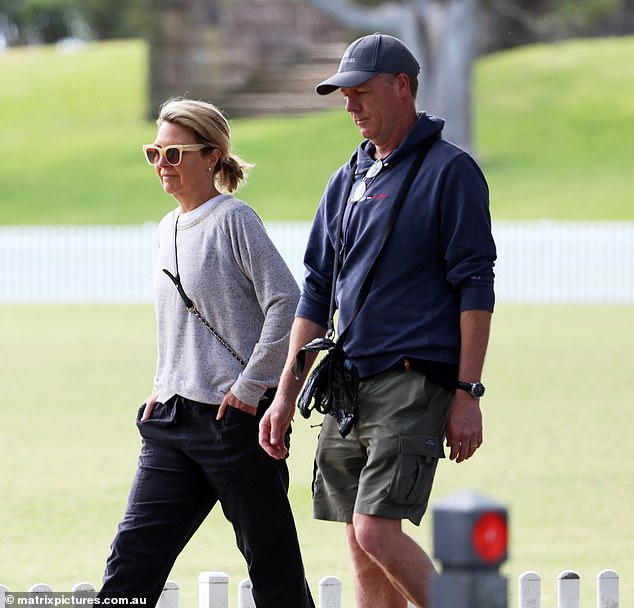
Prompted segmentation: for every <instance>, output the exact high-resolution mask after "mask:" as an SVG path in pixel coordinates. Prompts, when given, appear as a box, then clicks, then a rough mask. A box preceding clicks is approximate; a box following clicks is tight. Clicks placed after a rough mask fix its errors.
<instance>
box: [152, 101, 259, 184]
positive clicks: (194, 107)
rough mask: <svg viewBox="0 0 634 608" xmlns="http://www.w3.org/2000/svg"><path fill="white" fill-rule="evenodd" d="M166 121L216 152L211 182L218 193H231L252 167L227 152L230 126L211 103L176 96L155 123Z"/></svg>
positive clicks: (228, 150) (165, 105)
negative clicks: (187, 132) (183, 129)
mask: <svg viewBox="0 0 634 608" xmlns="http://www.w3.org/2000/svg"><path fill="white" fill-rule="evenodd" d="M163 122H170V123H174V124H177V125H180V126H181V127H184V128H186V129H189V130H190V131H192V132H193V133H194V136H195V137H196V139H197V141H198V142H199V143H201V144H209V147H210V148H215V149H217V150H220V158H219V159H218V163H217V164H216V170H215V173H214V182H215V184H216V186H218V188H219V189H220V190H223V189H224V190H227V191H229V192H234V191H235V190H237V189H238V186H239V185H240V183H241V182H245V181H246V178H247V171H248V170H249V169H251V168H252V167H253V165H252V164H250V163H247V162H246V161H244V160H242V159H241V158H239V157H238V156H236V155H235V154H232V152H231V127H230V126H229V122H228V121H227V119H226V117H225V115H224V114H223V113H222V111H221V110H220V109H219V108H217V107H216V106H215V105H213V104H212V103H208V102H206V101H197V100H194V99H184V98H182V97H176V98H174V99H169V100H167V101H166V102H165V103H164V104H163V105H162V106H161V111H160V114H159V117H158V119H157V120H156V124H157V125H158V126H160V125H161V123H163Z"/></svg>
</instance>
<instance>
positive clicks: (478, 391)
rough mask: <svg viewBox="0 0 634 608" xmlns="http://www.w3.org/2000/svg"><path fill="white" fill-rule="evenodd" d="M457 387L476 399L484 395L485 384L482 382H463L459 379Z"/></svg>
mask: <svg viewBox="0 0 634 608" xmlns="http://www.w3.org/2000/svg"><path fill="white" fill-rule="evenodd" d="M456 388H459V389H460V390H461V391H467V393H469V394H470V395H471V396H472V397H473V398H474V399H479V398H480V397H482V395H484V390H485V389H484V384H482V382H461V381H460V380H458V384H456Z"/></svg>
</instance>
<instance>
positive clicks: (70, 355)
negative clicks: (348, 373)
mask: <svg viewBox="0 0 634 608" xmlns="http://www.w3.org/2000/svg"><path fill="white" fill-rule="evenodd" d="M633 52H634V38H621V39H606V40H589V41H576V42H568V43H565V44H559V45H552V46H534V47H526V48H521V49H517V50H515V51H512V52H506V53H501V54H497V55H492V56H489V57H484V58H482V59H481V60H480V61H479V62H478V65H477V69H476V78H475V103H474V119H475V133H476V138H475V145H476V149H477V155H478V158H479V160H480V162H481V163H482V165H483V167H484V169H485V172H486V174H487V177H488V180H489V183H490V186H491V203H492V212H493V217H494V219H498V220H502V219H535V218H541V217H548V218H551V219H576V220H622V219H624V220H634V205H632V194H631V193H632V191H634V172H633V171H632V160H634V154H633V151H634V143H633V142H634V103H633V102H632V99H634V71H633V70H632V68H631V65H630V64H631V60H630V58H631V57H632V54H633ZM146 53H147V51H146V48H145V46H144V45H143V44H142V43H141V42H139V41H130V42H109V43H102V44H94V45H88V46H86V47H85V49H84V50H83V51H81V52H79V53H74V54H63V53H58V52H57V51H56V50H55V49H54V48H51V47H41V48H29V49H20V50H10V51H8V52H5V53H0V82H1V83H2V86H1V87H0V117H1V118H0V121H1V128H0V144H2V145H3V147H2V149H3V150H5V152H6V153H5V154H4V155H3V157H2V162H0V193H1V202H0V224H62V223H69V224H82V223H90V224H92V223H123V224H125V223H139V222H144V221H147V220H158V219H160V217H161V216H162V215H163V214H164V212H165V210H166V209H167V208H169V206H170V205H171V204H172V203H171V202H170V200H168V199H167V198H166V197H165V195H164V194H163V193H162V192H161V191H160V188H159V185H158V183H156V180H155V177H154V175H153V173H152V171H151V169H150V168H149V167H148V166H147V165H146V164H145V163H144V161H143V159H142V156H141V152H140V146H141V144H142V143H145V142H148V141H151V140H152V139H153V137H154V133H155V127H154V125H153V123H152V122H150V121H148V120H146V119H144V114H145V108H144V99H145V95H146V90H145V82H146V62H147V57H146ZM233 129H234V140H235V146H236V151H237V152H238V153H239V154H241V155H242V156H243V157H244V158H246V159H247V160H249V161H252V162H255V163H256V165H257V166H256V168H255V170H254V171H253V173H252V176H251V179H250V181H249V183H248V185H247V186H246V187H245V188H244V189H243V190H242V191H241V193H240V194H241V196H243V197H244V198H245V199H246V200H247V201H248V202H250V203H251V204H252V205H253V206H254V207H255V208H256V209H257V210H258V211H259V213H260V214H261V215H262V217H263V218H264V219H265V220H267V221H272V220H282V219H283V220H309V219H311V218H312V216H313V213H314V210H315V207H316V204H317V201H318V200H319V197H320V195H321V191H322V189H323V187H324V184H325V182H326V180H327V178H328V176H329V175H330V173H331V172H332V171H333V169H334V168H335V167H336V166H338V165H339V164H340V163H342V162H343V161H344V160H345V159H346V158H347V156H348V155H349V153H350V152H351V150H352V148H353V147H354V146H355V145H356V143H357V142H358V133H357V131H356V129H355V127H354V126H353V125H352V123H351V122H350V120H349V119H348V118H347V116H346V115H345V113H344V112H343V111H341V110H340V111H335V112H329V113H321V114H314V115H307V116H301V117H291V118H281V117H280V118H273V119H271V118H269V119H249V120H236V121H233ZM0 335H2V339H1V340H0V344H1V351H0V352H1V359H0V386H2V387H3V396H4V403H3V404H2V405H1V406H0V413H1V416H2V418H1V421H2V426H1V429H2V432H1V434H0V446H1V447H2V450H3V454H4V457H3V459H2V464H1V465H0V466H1V468H2V470H1V473H0V481H1V483H2V497H3V500H2V507H1V508H0V531H1V532H0V534H1V536H0V546H1V548H2V551H1V554H0V584H5V585H7V586H9V587H10V588H11V589H12V590H15V591H18V590H25V589H26V588H27V587H28V586H29V585H31V584H33V583H35V582H40V581H44V582H47V583H49V584H51V585H53V586H54V588H55V589H56V590H60V591H62V590H68V589H69V588H70V586H71V585H72V584H73V583H75V582H77V581H79V580H81V579H84V580H88V581H89V582H92V583H94V584H98V583H99V579H100V577H101V573H102V569H103V564H104V560H105V557H106V554H107V550H108V545H109V542H110V540H111V539H112V536H113V534H114V532H115V526H116V523H117V522H118V520H119V518H120V516H121V514H122V512H123V508H124V504H125V499H126V495H127V490H128V486H129V482H130V478H131V476H132V474H133V472H134V469H135V465H136V457H137V452H138V447H139V439H138V436H137V433H136V429H135V427H134V414H135V411H136V409H137V407H138V405H139V404H140V403H141V402H142V401H143V400H144V399H145V397H146V395H147V393H148V391H149V388H150V384H151V382H152V377H153V372H154V357H155V349H154V320H153V313H152V309H151V307H150V306H138V307H132V306H110V307H107V306H104V307H81V306H80V307H73V306H59V307H57V306H51V307H37V306H26V307H17V306H16V307H13V306H6V305H5V306H0ZM633 339H634V311H633V310H632V308H631V307H556V306H549V307H537V306H534V307H530V306H510V305H500V306H499V307H498V310H497V312H496V314H495V319H494V329H493V336H492V341H491V348H490V352H489V356H488V361H487V368H486V376H485V380H486V384H487V387H488V392H487V396H486V398H485V399H484V401H483V404H482V405H483V410H484V415H485V445H484V446H483V448H482V450H481V451H480V452H479V454H478V456H477V458H475V459H473V460H472V461H469V462H467V463H464V464H462V465H456V464H454V463H450V462H443V463H442V464H441V467H440V469H439V474H438V479H437V483H436V486H435V494H434V496H435V498H441V497H443V496H446V495H448V494H449V493H452V492H454V491H457V490H460V489H464V488H466V487H472V488H475V489H477V490H479V491H481V492H484V493H486V494H488V495H490V496H492V497H493V498H496V499H498V500H500V501H502V502H504V503H505V504H507V505H508V507H509V509H510V516H511V534H512V536H511V557H510V560H509V562H508V563H507V564H506V565H505V567H504V572H505V574H506V575H507V576H508V577H509V584H510V589H511V596H512V602H511V603H510V604H509V606H512V607H513V608H514V606H515V605H516V603H517V600H516V595H517V593H516V580H517V576H518V575H519V574H520V573H521V572H523V571H525V570H536V571H537V572H539V573H540V574H541V575H542V577H543V580H544V582H543V590H542V599H543V605H544V606H553V605H554V597H555V590H556V583H555V579H556V576H557V574H558V573H559V572H560V571H561V570H564V569H568V568H570V569H575V570H577V571H578V572H579V573H580V574H581V576H582V601H583V605H584V606H590V605H595V603H596V602H595V600H594V595H595V584H594V577H595V576H596V574H597V573H598V572H599V571H600V570H602V569H604V568H614V569H616V570H617V571H618V572H619V573H620V575H621V577H622V578H621V598H622V602H623V603H624V605H627V604H625V602H627V601H631V598H632V597H634V534H633V533H632V529H633V527H634V515H633V512H632V505H633V504H634V461H633V459H632V447H631V441H630V437H631V436H632V434H633V433H634V421H633V418H632V416H631V410H632V406H633V405H634V399H633V398H632V391H631V387H630V377H631V344H632V341H633ZM310 422H311V423H314V422H316V420H311V421H310ZM316 432H317V431H316V430H315V429H311V428H310V425H309V424H308V422H307V421H305V420H303V419H301V418H300V419H299V420H298V421H297V424H296V428H295V433H294V436H293V437H294V447H293V455H292V458H291V461H290V462H291V468H292V475H293V484H292V486H291V498H292V501H293V505H294V509H295V513H296V518H297V522H298V526H299V530H300V536H301V541H302V546H303V550H304V556H305V561H306V566H307V570H308V577H309V581H310V583H311V586H312V587H313V589H314V590H315V592H316V588H317V582H318V580H319V578H321V577H322V576H325V575H328V574H335V575H338V576H340V577H342V578H343V580H344V606H345V607H346V608H350V607H351V606H353V599H352V579H351V571H350V565H349V560H348V555H347V550H346V547H345V544H344V539H343V530H342V528H341V526H339V525H335V524H326V523H323V522H316V521H313V520H312V518H311V505H310V481H311V472H312V455H313V450H314V445H315V438H316ZM409 529H410V531H411V533H412V534H413V535H414V536H415V537H416V538H417V539H418V540H419V541H420V542H421V543H423V544H424V545H425V546H427V547H429V544H430V538H431V529H430V522H429V519H427V520H426V521H425V522H424V523H423V525H422V526H421V527H420V528H414V527H410V528H409ZM216 569H218V570H220V569H222V570H225V571H226V572H227V573H228V574H229V575H230V576H231V580H232V598H233V600H232V601H233V604H232V605H235V604H236V602H235V597H236V585H237V583H238V581H239V580H240V578H242V577H243V576H245V569H244V566H243V564H242V560H241V557H240V556H239V554H238V552H237V550H236V549H235V548H234V542H233V536H232V532H231V530H230V527H229V525H228V524H227V523H226V522H224V520H223V518H222V515H221V514H220V513H219V512H216V513H214V514H213V515H212V516H211V517H210V518H209V520H208V522H206V524H205V525H204V527H203V529H201V530H200V532H199V534H198V535H197V536H196V537H195V538H194V539H193V540H192V542H191V544H190V545H189V546H188V547H187V549H186V550H185V552H184V553H183V555H182V556H181V558H180V559H179V561H178V562H177V564H176V566H175V569H174V572H173V574H172V578H173V579H174V580H176V581H178V582H179V583H180V584H181V586H182V593H183V605H195V604H194V602H195V601H196V594H197V583H196V579H197V575H198V573H199V572H200V571H202V570H216Z"/></svg>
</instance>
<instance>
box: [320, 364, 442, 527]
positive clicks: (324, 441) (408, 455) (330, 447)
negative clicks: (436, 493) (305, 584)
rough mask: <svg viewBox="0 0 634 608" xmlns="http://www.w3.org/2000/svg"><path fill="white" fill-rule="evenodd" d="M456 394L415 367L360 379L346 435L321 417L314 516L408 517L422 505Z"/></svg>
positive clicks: (417, 516)
mask: <svg viewBox="0 0 634 608" xmlns="http://www.w3.org/2000/svg"><path fill="white" fill-rule="evenodd" d="M452 397H453V391H449V390H447V389H444V388H442V387H439V386H437V385H435V384H432V383H431V382H429V381H428V380H427V378H426V376H425V375H424V374H421V373H419V372H416V371H408V372H406V371H403V370H396V371H387V372H384V373H382V374H378V375H376V376H372V377H371V378H368V379H365V380H362V381H361V385H360V390H359V413H358V419H357V422H356V424H355V426H354V428H353V429H352V431H351V432H350V434H349V435H347V436H346V437H345V438H343V437H341V435H340V434H339V432H338V430H337V426H336V423H335V420H334V418H333V417H332V416H328V415H327V416H324V424H323V428H322V430H321V433H320V434H319V442H318V445H317V453H316V456H315V476H314V479H313V516H314V517H315V518H316V519H325V520H329V521H343V522H348V523H349V522H352V515H353V513H363V514H366V515H377V516H380V517H387V518H392V519H405V518H407V519H409V520H410V521H411V522H412V523H414V524H416V525H418V524H419V523H420V521H421V519H422V517H423V514H424V513H425V510H426V509H427V504H428V502H429V496H430V494H431V488H432V483H433V480H434V474H435V472H436V465H437V464H438V459H439V458H444V451H443V437H444V429H445V420H446V418H447V412H448V410H449V405H450V403H451V399H452Z"/></svg>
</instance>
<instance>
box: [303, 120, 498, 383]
mask: <svg viewBox="0 0 634 608" xmlns="http://www.w3.org/2000/svg"><path fill="white" fill-rule="evenodd" d="M443 126H444V121H443V120H442V119H440V118H436V117H433V116H428V115H426V114H424V113H421V114H419V116H418V120H417V122H416V123H415V125H414V126H413V127H412V129H411V130H410V132H409V133H408V135H407V137H406V138H405V140H404V141H403V142H402V143H401V145H399V146H398V148H396V150H394V151H393V152H392V154H390V156H388V157H387V159H385V160H384V167H383V169H382V170H381V172H380V173H379V174H378V175H377V176H376V177H375V178H373V179H368V180H366V185H367V186H368V188H367V190H366V192H365V195H364V197H363V198H362V199H361V200H360V201H358V202H357V203H351V202H348V204H347V205H346V212H345V215H344V221H343V228H342V233H343V235H342V251H343V259H342V262H341V266H340V270H339V276H338V280H337V288H336V304H337V308H338V310H339V319H338V334H339V335H341V334H342V332H343V331H344V330H345V329H346V328H348V325H349V323H350V317H351V315H352V313H353V310H354V307H355V302H356V298H357V294H358V293H359V290H360V289H361V285H362V284H363V281H364V279H365V277H366V275H367V272H368V270H369V268H370V266H371V265H372V263H373V261H374V259H375V258H376V256H377V253H378V249H379V246H380V244H381V240H382V236H383V234H384V232H385V230H386V226H387V223H388V217H389V214H390V209H391V207H392V204H393V203H394V200H395V198H396V195H397V193H398V190H399V188H400V185H401V183H402V182H403V180H404V178H405V175H406V174H407V171H408V169H409V168H410V166H411V164H412V162H413V160H414V158H415V156H416V153H417V151H418V150H419V149H420V146H421V144H422V142H423V141H424V140H425V139H426V138H427V137H432V136H439V135H440V133H441V131H442V128H443ZM374 151H375V149H374V145H373V144H372V143H371V142H369V141H368V140H365V141H364V142H362V143H361V144H360V145H359V147H358V148H357V150H356V152H355V154H354V155H353V156H352V158H351V159H350V161H349V162H348V163H346V164H345V165H344V166H342V167H340V168H339V169H338V170H337V171H336V172H335V173H334V174H333V175H332V177H331V178H330V180H329V182H328V185H327V187H326V191H325V192H324V195H323V196H322V199H321V202H320V204H319V208H318V209H317V213H316V216H315V219H314V222H313V226H312V229H311V232H310V235H309V239H308V245H307V248H306V253H305V256H304V265H305V267H306V273H305V278H304V284H303V289H302V295H301V298H300V302H299V305H298V308H297V313H296V314H297V316H299V317H304V318H307V319H310V320H311V321H314V322H315V323H318V324H320V325H322V326H323V327H326V326H327V321H328V308H329V302H330V286H331V280H332V270H333V255H334V246H335V242H336V232H337V220H338V216H339V212H340V210H341V208H342V205H343V201H342V200H341V199H342V197H343V193H344V189H345V186H346V183H347V180H348V177H349V175H350V172H351V171H352V170H353V169H354V160H355V158H356V161H357V167H356V176H355V184H356V183H357V182H358V181H359V180H360V179H362V177H363V176H364V175H365V173H366V172H367V170H368V168H369V167H370V166H371V165H372V163H373V162H374V158H373V157H372V154H373V153H374ZM495 259H496V250H495V244H494V242H493V237H492V235H491V217H490V214H489V193H488V187H487V184H486V180H485V178H484V176H483V174H482V172H481V171H480V169H479V167H478V165H477V164H476V163H475V161H474V160H473V159H472V158H471V157H470V156H469V155H468V154H467V153H466V152H464V151H463V150H461V149H460V148H458V147H457V146H455V145H453V144H451V143H449V142H447V141H445V140H443V139H439V140H438V141H436V142H435V143H434V145H433V146H432V148H431V150H430V151H429V153H428V155H427V157H426V159H425V161H424V163H423V165H422V167H421V169H420V170H419V171H418V174H417V175H416V177H415V178H414V181H413V182H412V186H411V188H410V190H409V193H408V195H407V197H406V199H405V202H404V205H403V207H402V209H401V210H400V212H399V215H398V217H397V220H396V223H395V224H394V227H393V229H392V233H391V234H390V236H389V239H388V241H387V243H386V246H385V249H384V250H383V252H382V253H381V259H380V260H379V262H378V265H377V269H376V274H375V277H374V281H373V283H372V287H371V289H370V292H369V294H368V296H367V298H366V300H365V302H364V304H363V306H362V308H361V310H360V311H359V313H358V314H357V316H356V317H355V318H354V319H353V322H352V325H351V326H350V327H349V328H348V330H347V333H346V334H345V341H344V345H343V346H344V350H345V352H346V354H347V355H348V357H349V358H350V359H352V361H353V362H354V363H355V365H356V366H357V368H358V370H359V373H360V375H361V376H362V377H367V376H371V375H373V374H376V373H379V372H381V371H384V370H386V369H388V368H390V367H391V366H393V365H395V364H397V363H398V362H399V360H401V359H402V358H403V357H409V358H412V359H414V360H422V361H430V362H436V363H440V364H445V365H447V364H449V365H451V366H457V365H458V363H459V353H460V312H461V311H464V310H488V311H493V305H494V292H493V264H494V261H495Z"/></svg>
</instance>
